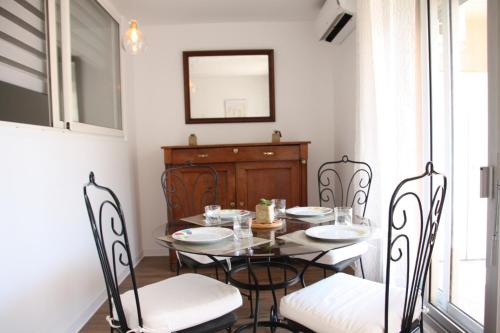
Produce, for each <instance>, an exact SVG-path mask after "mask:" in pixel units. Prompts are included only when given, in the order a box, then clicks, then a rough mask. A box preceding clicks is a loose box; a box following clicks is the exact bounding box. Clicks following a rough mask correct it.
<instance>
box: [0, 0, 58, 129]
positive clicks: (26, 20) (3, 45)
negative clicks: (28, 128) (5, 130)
mask: <svg viewBox="0 0 500 333" xmlns="http://www.w3.org/2000/svg"><path fill="white" fill-rule="evenodd" d="M45 18H46V15H45V7H44V1H43V0H31V1H1V2H0V120H2V121H12V122H19V123H27V124H35V125H45V126H50V125H51V116H50V108H49V94H48V80H47V53H48V52H47V43H46V41H47V34H46V24H45Z"/></svg>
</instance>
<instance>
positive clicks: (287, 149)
mask: <svg viewBox="0 0 500 333" xmlns="http://www.w3.org/2000/svg"><path fill="white" fill-rule="evenodd" d="M235 149H236V148H235ZM237 149H238V153H237V154H235V155H236V157H235V158H236V161H239V162H252V161H296V160H299V159H300V147H299V146H254V147H238V148H237ZM233 153H234V152H233Z"/></svg>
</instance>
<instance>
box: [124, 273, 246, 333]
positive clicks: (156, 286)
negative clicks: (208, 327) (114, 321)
mask: <svg viewBox="0 0 500 333" xmlns="http://www.w3.org/2000/svg"><path fill="white" fill-rule="evenodd" d="M138 293H139V301H140V305H141V313H142V319H143V327H144V328H145V329H146V331H148V330H149V331H154V332H155V333H156V332H158V333H159V332H171V331H178V330H182V329H185V328H188V327H193V326H196V325H199V324H201V323H204V322H207V321H210V320H212V319H215V318H218V317H221V316H223V315H225V314H227V313H229V312H231V311H233V310H235V309H237V308H239V307H240V306H241V304H242V299H241V295H240V292H239V290H238V289H237V288H235V287H233V286H230V285H228V284H224V283H222V282H220V281H217V280H215V279H212V278H209V277H206V276H204V275H200V274H192V273H189V274H182V275H179V276H176V277H172V278H168V279H166V280H163V281H160V282H157V283H153V284H150V285H147V286H145V287H142V288H139V289H138ZM121 300H122V306H123V310H124V312H125V317H126V318H127V324H128V326H129V328H131V329H133V328H137V327H138V326H139V322H138V319H137V310H136V305H135V298H134V292H133V290H129V291H127V292H125V293H123V294H122V295H121ZM114 317H115V318H116V315H115V316H114Z"/></svg>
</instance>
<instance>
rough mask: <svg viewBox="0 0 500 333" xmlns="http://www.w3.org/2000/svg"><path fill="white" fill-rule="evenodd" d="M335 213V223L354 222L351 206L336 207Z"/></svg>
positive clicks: (349, 223)
mask: <svg viewBox="0 0 500 333" xmlns="http://www.w3.org/2000/svg"><path fill="white" fill-rule="evenodd" d="M333 213H334V214H335V224H344V225H351V224H352V208H351V207H335V208H334V209H333Z"/></svg>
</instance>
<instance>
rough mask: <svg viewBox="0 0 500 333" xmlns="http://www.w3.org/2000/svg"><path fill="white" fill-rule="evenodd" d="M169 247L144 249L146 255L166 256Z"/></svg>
mask: <svg viewBox="0 0 500 333" xmlns="http://www.w3.org/2000/svg"><path fill="white" fill-rule="evenodd" d="M168 252H169V251H168V250H167V249H144V256H145V257H165V256H168Z"/></svg>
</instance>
